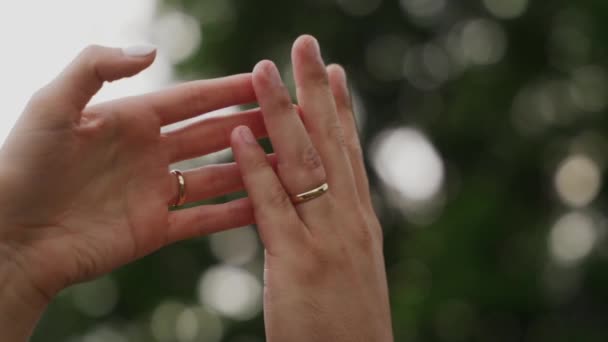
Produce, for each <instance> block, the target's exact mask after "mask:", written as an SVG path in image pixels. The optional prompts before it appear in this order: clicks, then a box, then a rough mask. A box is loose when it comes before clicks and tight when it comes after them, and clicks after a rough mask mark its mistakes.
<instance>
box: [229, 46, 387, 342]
mask: <svg viewBox="0 0 608 342" xmlns="http://www.w3.org/2000/svg"><path fill="white" fill-rule="evenodd" d="M292 55H293V56H292V58H293V65H294V75H295V80H296V83H297V95H298V100H299V106H300V109H301V112H302V113H301V116H302V120H300V117H299V115H298V113H297V112H296V110H295V109H294V106H293V105H292V104H291V99H290V96H289V93H288V91H287V90H286V87H285V86H284V85H283V83H282V81H281V79H280V76H279V73H278V71H277V68H276V67H275V66H274V64H272V63H271V62H268V61H264V62H261V63H260V64H258V65H257V66H256V68H255V70H254V73H253V84H254V89H255V92H256V94H257V98H258V102H259V103H260V106H261V108H262V112H263V117H264V121H265V124H266V129H267V132H268V136H269V137H270V139H271V141H272V143H273V147H274V150H275V153H276V156H277V170H278V171H277V173H275V172H274V171H273V168H272V167H271V165H270V164H269V163H268V162H267V161H266V159H265V156H264V152H263V150H262V149H261V148H260V146H259V145H258V144H257V142H256V140H255V138H254V135H252V132H251V130H250V129H249V128H247V127H238V128H236V129H235V130H234V131H233V132H232V148H233V151H234V153H235V157H236V160H237V163H238V166H239V167H240V169H241V174H242V175H243V180H244V184H245V188H246V189H247V192H248V194H249V197H250V199H251V201H252V203H253V207H254V215H255V219H256V222H257V224H258V228H259V231H260V234H261V237H262V240H263V243H264V245H265V247H266V260H265V262H266V265H265V274H264V275H265V292H264V313H265V321H266V333H267V338H268V341H271V342H272V341H307V342H310V341H324V342H325V341H332V342H340V341H349V342H352V341H366V342H367V341H391V340H392V339H393V338H392V331H391V319H390V310H389V302H388V290H387V284H386V275H385V269H384V259H383V256H382V230H381V227H380V224H379V222H378V219H377V217H376V215H375V214H374V211H373V208H372V204H371V200H370V193H369V189H368V180H367V176H366V173H365V168H364V165H363V157H362V154H361V147H360V144H359V141H358V138H357V133H356V127H355V121H354V119H353V111H352V107H351V101H350V99H349V93H348V90H347V85H346V76H345V74H344V71H343V69H342V68H341V67H339V66H330V67H329V68H328V71H329V74H328V72H327V70H326V68H325V65H324V63H323V61H322V58H321V55H320V52H319V46H318V43H317V42H316V40H315V39H314V38H312V37H309V36H304V37H301V38H299V39H298V40H297V41H296V43H295V45H294V48H293V53H292ZM325 182H327V184H328V185H329V191H328V192H327V193H325V194H323V195H321V196H320V197H318V198H315V199H312V200H310V201H308V202H305V203H300V204H293V203H292V201H291V199H290V196H292V195H295V194H300V193H303V192H306V191H308V190H311V189H314V188H316V187H318V186H319V185H320V184H323V183H325Z"/></svg>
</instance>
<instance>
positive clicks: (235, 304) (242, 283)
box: [199, 266, 262, 320]
mask: <svg viewBox="0 0 608 342" xmlns="http://www.w3.org/2000/svg"><path fill="white" fill-rule="evenodd" d="M199 298H200V301H201V302H202V303H203V304H204V305H206V306H208V307H210V308H212V309H213V310H215V311H217V312H218V313H219V314H221V315H223V316H226V317H228V318H232V319H236V320H248V319H251V318H253V317H255V316H256V315H258V314H259V313H260V312H261V310H262V301H261V298H262V285H261V283H260V280H259V279H257V278H256V277H254V276H253V275H251V274H250V273H249V272H247V271H245V270H243V269H240V268H236V267H232V266H216V267H212V268H210V269H209V270H208V271H207V272H205V273H204V274H203V276H202V277H201V280H200V282H199Z"/></svg>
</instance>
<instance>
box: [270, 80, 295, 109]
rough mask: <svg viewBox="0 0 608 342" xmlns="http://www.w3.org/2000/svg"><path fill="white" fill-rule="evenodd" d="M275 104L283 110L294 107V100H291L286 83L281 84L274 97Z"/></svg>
mask: <svg viewBox="0 0 608 342" xmlns="http://www.w3.org/2000/svg"><path fill="white" fill-rule="evenodd" d="M274 102H275V103H274V104H275V106H276V107H277V108H278V109H280V110H281V111H289V110H291V109H292V108H293V102H292V101H291V95H289V90H287V87H286V86H285V85H281V87H280V89H279V90H278V91H277V94H276V96H275V99H274Z"/></svg>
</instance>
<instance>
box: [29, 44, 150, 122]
mask: <svg viewBox="0 0 608 342" xmlns="http://www.w3.org/2000/svg"><path fill="white" fill-rule="evenodd" d="M155 57H156V48H155V47H153V46H143V45H142V46H133V47H129V48H125V49H117V48H108V47H102V46H95V45H92V46H89V47H87V48H86V49H84V50H83V51H82V52H81V53H80V55H78V57H76V59H75V60H74V61H73V62H72V63H71V64H70V65H68V67H67V68H66V69H65V70H64V71H63V72H62V73H61V74H60V75H59V76H58V77H57V78H56V79H55V80H53V81H52V82H51V83H50V84H49V85H48V86H47V87H45V88H43V89H41V90H40V91H39V94H38V95H39V96H37V97H41V98H42V100H43V102H44V106H43V107H42V108H48V109H51V110H52V111H53V112H54V113H57V115H64V116H65V115H68V113H71V116H70V119H72V120H77V119H78V118H79V116H80V113H81V112H82V110H83V109H84V108H85V107H86V105H87V104H88V103H89V101H90V100H91V98H92V97H93V96H94V95H95V94H96V93H97V92H98V91H99V90H100V89H101V87H102V86H103V84H104V82H106V81H107V82H112V81H116V80H119V79H121V78H124V77H130V76H133V75H136V74H138V73H139V72H141V71H142V70H144V69H146V68H147V67H148V66H150V64H152V62H153V61H154V58H155Z"/></svg>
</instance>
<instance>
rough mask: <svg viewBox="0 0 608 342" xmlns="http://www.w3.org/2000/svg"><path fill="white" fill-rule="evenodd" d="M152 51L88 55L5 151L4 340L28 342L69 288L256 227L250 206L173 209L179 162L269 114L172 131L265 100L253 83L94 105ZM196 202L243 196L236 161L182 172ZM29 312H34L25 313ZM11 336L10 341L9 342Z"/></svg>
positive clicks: (190, 86)
mask: <svg viewBox="0 0 608 342" xmlns="http://www.w3.org/2000/svg"><path fill="white" fill-rule="evenodd" d="M154 56H155V50H154V49H152V48H145V47H140V48H135V49H126V50H121V49H110V48H103V47H90V48H87V49H86V50H85V51H84V52H83V53H82V54H81V55H80V56H79V57H78V58H77V59H76V60H75V61H74V62H73V63H72V64H71V65H70V66H69V67H68V68H67V69H66V70H65V71H64V72H63V73H62V74H61V75H60V76H59V77H58V78H57V79H56V80H54V81H53V82H52V83H51V84H49V85H48V86H46V87H44V88H43V89H41V90H40V91H39V92H38V93H37V94H36V95H35V96H34V97H33V98H32V100H31V102H30V103H29V105H28V106H27V108H26V110H25V112H24V113H23V115H22V117H21V118H20V120H19V121H18V123H17V124H16V126H15V128H14V129H13V131H12V132H11V134H10V136H9V138H8V139H7V141H6V143H5V145H4V146H3V148H2V149H1V150H0V194H1V195H0V294H1V295H0V332H2V333H0V335H1V336H0V339H1V340H3V341H4V340H6V341H8V340H11V341H13V340H15V341H17V340H20V339H23V338H24V337H26V336H27V334H29V331H28V330H31V328H32V327H33V324H34V323H35V317H33V319H34V321H33V322H30V320H28V319H26V318H25V317H23V316H24V315H25V313H26V312H27V313H28V315H29V316H30V317H31V316H36V315H39V314H40V312H41V311H42V309H43V308H44V307H45V305H46V304H47V302H48V301H49V300H50V299H51V298H52V297H53V296H54V295H55V294H56V293H57V292H58V291H59V290H61V289H63V288H64V287H66V286H68V285H70V284H73V283H75V282H80V281H83V280H87V279H90V278H92V277H96V276H98V275H101V274H103V273H106V272H110V271H111V270H113V269H115V268H117V267H119V266H121V265H123V264H126V263H128V262H130V261H133V260H134V259H137V258H139V257H141V256H143V255H145V254H148V253H150V252H152V251H154V250H156V249H158V248H160V247H162V246H165V245H167V244H169V243H172V242H174V241H177V240H181V239H185V238H189V237H193V236H200V235H204V234H208V233H211V232H215V231H218V230H223V229H227V228H231V227H238V226H243V225H246V224H250V223H253V215H252V210H251V205H250V202H249V200H248V199H241V200H237V201H234V202H229V203H225V204H219V205H212V206H202V207H197V208H191V209H185V210H180V211H169V210H168V207H169V206H170V205H171V204H173V203H174V202H175V201H176V196H177V194H178V186H177V179H176V177H175V176H174V175H172V174H170V173H169V170H168V167H169V165H170V164H171V163H173V162H177V161H180V160H184V159H188V158H192V157H195V156H199V155H202V154H206V153H210V152H213V151H217V150H220V149H223V148H225V147H228V146H229V144H230V136H229V132H230V131H231V130H232V129H233V128H234V127H236V126H238V125H242V124H246V125H251V126H252V127H253V128H254V131H256V134H257V135H262V134H265V133H264V132H265V130H264V126H263V121H262V117H261V114H260V112H259V110H254V111H249V112H243V113H237V114H233V115H229V116H224V117H210V118H209V119H207V120H203V121H201V122H198V123H196V124H193V125H190V126H187V127H184V128H181V129H179V130H176V131H173V132H169V133H166V134H161V133H160V129H161V127H162V126H165V125H168V124H171V123H174V122H177V121H181V120H184V119H186V118H190V117H193V116H196V115H199V114H201V113H205V112H209V111H212V110H216V109H219V108H224V107H227V106H231V105H237V104H244V103H250V102H253V101H255V93H254V90H253V86H252V80H251V75H249V74H246V75H237V76H232V77H227V78H222V79H215V80H208V81H197V82H192V83H186V84H183V85H179V86H177V87H174V88H172V89H168V90H165V91H161V92H158V93H152V94H147V95H142V96H138V97H131V98H125V99H121V100H117V101H113V102H109V103H104V104H99V105H94V106H89V107H87V105H88V103H89V101H90V99H91V97H92V96H93V95H94V94H95V93H97V92H98V90H99V89H100V88H101V87H102V84H103V83H104V82H106V81H108V82H110V81H114V80H118V79H121V78H123V77H128V76H132V75H135V74H137V73H139V72H140V71H142V70H143V69H145V68H147V67H148V66H149V65H150V64H151V63H152V61H153V60H154ZM184 176H185V178H186V184H187V188H186V198H187V200H188V201H198V200H202V199H205V198H210V197H214V196H218V195H222V194H225V193H229V192H233V191H236V190H238V189H240V188H241V187H242V181H241V177H240V173H239V170H238V167H237V166H236V165H235V164H226V165H214V166H210V167H203V168H201V169H197V170H190V171H187V172H184ZM21 313H23V314H24V315H21ZM11 331H12V332H13V334H12V335H11V336H6V335H2V334H8V333H10V332H11Z"/></svg>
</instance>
